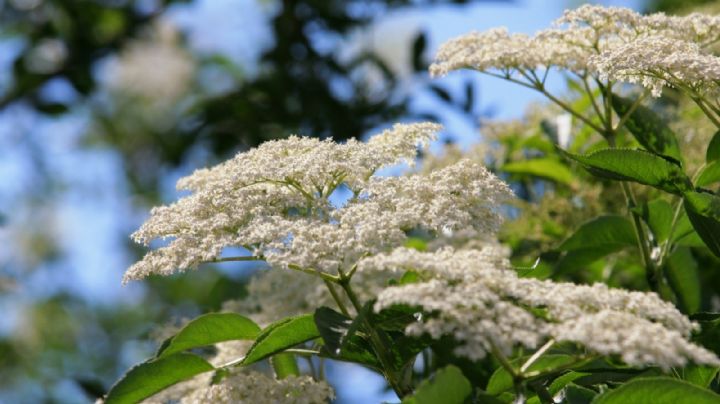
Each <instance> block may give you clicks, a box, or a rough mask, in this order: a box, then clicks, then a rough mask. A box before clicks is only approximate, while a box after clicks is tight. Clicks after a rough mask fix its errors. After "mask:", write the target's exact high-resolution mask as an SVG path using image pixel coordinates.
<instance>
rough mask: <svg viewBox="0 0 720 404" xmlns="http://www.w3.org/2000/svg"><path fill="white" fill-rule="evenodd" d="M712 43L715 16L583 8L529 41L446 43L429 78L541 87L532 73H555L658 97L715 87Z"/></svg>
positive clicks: (468, 38)
mask: <svg viewBox="0 0 720 404" xmlns="http://www.w3.org/2000/svg"><path fill="white" fill-rule="evenodd" d="M719 39H720V16H707V15H704V14H697V13H696V14H690V15H688V16H683V17H678V16H666V15H665V14H662V13H657V14H651V15H641V14H639V13H636V12H635V11H633V10H631V9H628V8H621V7H603V6H595V5H584V6H581V7H580V8H578V9H575V10H568V11H566V12H565V13H564V15H563V16H562V17H561V18H559V19H558V20H556V21H555V22H554V23H553V27H552V28H549V29H545V30H542V31H539V32H538V33H536V35H534V36H528V35H524V34H509V33H508V32H507V30H506V29H504V28H496V29H492V30H489V31H487V32H483V33H470V34H466V35H463V36H460V37H458V38H455V39H452V40H450V41H448V42H446V43H445V44H443V45H442V46H441V47H440V50H439V51H438V54H437V56H436V61H435V63H433V65H432V66H431V67H430V72H431V73H432V74H433V75H436V76H438V75H444V74H447V73H448V72H450V71H452V70H457V69H463V68H470V69H475V70H480V71H495V72H498V73H496V74H501V75H503V76H506V77H510V76H512V75H513V74H515V73H519V74H520V75H521V76H524V77H525V78H526V79H528V80H531V81H540V78H539V76H538V75H537V69H549V68H551V67H556V68H560V69H566V70H570V71H573V72H576V73H578V74H580V75H585V74H590V75H593V76H595V77H598V78H601V79H603V80H607V79H612V80H619V81H629V82H633V83H640V84H642V85H643V86H645V87H647V88H649V89H651V90H652V93H653V95H655V96H659V95H660V91H661V90H662V87H663V86H664V85H672V86H678V85H681V84H682V85H688V86H693V87H695V88H702V85H706V84H708V83H712V84H713V85H714V86H715V81H716V80H717V77H718V72H720V59H718V58H717V57H715V56H713V55H711V54H709V53H707V52H705V51H703V49H704V48H705V47H707V46H708V45H711V44H713V43H715V42H716V41H718V40H719Z"/></svg>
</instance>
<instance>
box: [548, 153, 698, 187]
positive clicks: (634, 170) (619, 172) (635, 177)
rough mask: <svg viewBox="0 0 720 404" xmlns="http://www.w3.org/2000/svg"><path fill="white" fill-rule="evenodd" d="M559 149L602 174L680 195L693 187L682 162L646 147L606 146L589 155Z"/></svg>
mask: <svg viewBox="0 0 720 404" xmlns="http://www.w3.org/2000/svg"><path fill="white" fill-rule="evenodd" d="M558 152H559V153H561V154H563V155H565V156H566V157H568V158H570V159H572V160H575V161H577V162H578V163H580V164H582V165H583V166H584V167H585V168H586V169H587V170H588V171H589V172H590V173H592V174H593V175H595V176H597V177H600V178H605V179H611V180H618V181H634V182H638V183H640V184H645V185H650V186H652V187H655V188H658V189H661V190H663V191H666V192H670V193H673V194H677V195H682V194H683V193H684V192H687V191H691V190H692V189H693V188H692V183H691V182H690V179H689V178H688V177H687V176H686V175H685V173H684V172H683V170H682V168H681V167H680V166H679V165H678V164H675V163H673V162H671V161H668V160H666V159H664V158H662V157H660V156H656V155H654V154H652V153H650V152H647V151H644V150H630V149H603V150H598V151H596V152H593V153H590V154H588V155H579V154H572V153H568V152H566V151H564V150H561V149H558Z"/></svg>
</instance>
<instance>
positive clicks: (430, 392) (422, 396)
mask: <svg viewBox="0 0 720 404" xmlns="http://www.w3.org/2000/svg"><path fill="white" fill-rule="evenodd" d="M471 392H472V386H471V385H470V382H469V381H468V379H466V378H465V376H464V375H463V373H462V371H461V370H460V369H458V368H457V367H455V366H452V365H450V366H447V367H444V368H442V369H440V370H438V371H437V372H436V373H435V375H434V376H433V377H432V378H431V379H430V380H425V381H423V382H422V383H420V386H418V388H417V389H416V390H415V393H414V394H413V395H412V396H411V397H407V398H405V399H404V400H403V401H402V402H403V404H437V403H443V404H462V403H464V402H465V399H467V398H468V397H469V396H470V393H471Z"/></svg>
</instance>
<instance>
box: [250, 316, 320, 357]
mask: <svg viewBox="0 0 720 404" xmlns="http://www.w3.org/2000/svg"><path fill="white" fill-rule="evenodd" d="M319 336H320V333H319V332H318V329H317V327H316V326H315V321H314V319H313V315H312V314H304V315H301V316H296V317H289V318H286V319H283V320H280V321H277V322H275V323H273V324H270V325H269V326H268V327H267V328H265V329H264V330H263V331H262V332H261V333H260V335H259V336H258V337H257V339H256V340H255V343H254V344H253V345H252V346H251V347H250V349H249V350H248V353H247V354H246V355H245V359H243V361H242V364H243V365H250V364H252V363H255V362H257V361H260V360H263V359H265V358H267V357H269V356H272V355H274V354H276V353H278V352H282V351H284V350H286V349H288V348H292V347H294V346H295V345H298V344H302V343H303V342H306V341H309V340H311V339H315V338H317V337H319Z"/></svg>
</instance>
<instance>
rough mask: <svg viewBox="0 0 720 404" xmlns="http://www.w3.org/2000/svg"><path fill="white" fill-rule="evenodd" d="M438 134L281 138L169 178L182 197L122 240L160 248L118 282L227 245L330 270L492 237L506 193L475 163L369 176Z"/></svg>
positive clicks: (413, 131)
mask: <svg viewBox="0 0 720 404" xmlns="http://www.w3.org/2000/svg"><path fill="white" fill-rule="evenodd" d="M438 129H439V126H438V125H435V124H430V123H422V124H412V125H395V126H394V127H393V128H392V129H391V130H387V131H385V132H383V133H382V134H380V135H378V136H375V137H373V138H371V139H370V141H368V142H367V143H361V142H358V141H355V140H350V141H348V142H347V143H344V144H338V143H334V142H332V141H330V140H325V141H321V140H318V139H314V138H300V137H290V138H288V139H284V140H277V141H271V142H267V143H264V144H263V145H261V146H260V147H258V148H256V149H253V150H250V151H248V152H245V153H240V154H238V155H237V156H236V157H235V158H233V159H232V160H229V161H227V162H225V163H223V164H220V165H218V166H216V167H214V168H211V169H203V170H199V171H197V172H195V173H194V174H193V175H191V176H189V177H186V178H184V179H181V180H180V181H179V182H178V187H179V188H180V189H187V190H190V191H192V192H193V193H192V194H191V195H189V196H187V197H184V198H182V199H180V200H179V201H178V202H176V203H174V204H172V205H170V206H163V207H160V208H155V209H153V211H152V214H151V217H150V218H149V219H148V221H147V222H146V223H145V224H143V226H142V227H141V228H140V230H138V231H137V232H136V233H135V234H134V235H133V238H134V239H135V240H136V241H137V242H141V243H144V244H146V245H148V244H149V243H150V242H151V241H152V240H155V239H170V240H171V241H170V242H169V244H168V245H167V246H165V247H162V248H159V249H157V250H153V251H151V252H149V253H148V254H147V255H146V256H145V257H144V258H143V259H142V260H141V261H140V262H138V263H136V264H135V265H133V266H132V267H131V268H130V269H129V270H128V271H127V272H126V274H125V277H124V282H127V281H129V280H132V279H141V278H143V277H145V276H147V275H150V274H170V273H172V272H175V271H177V270H181V269H187V268H193V267H195V266H197V264H199V263H201V262H208V261H213V260H216V259H217V258H218V257H220V255H221V253H222V251H223V249H224V248H226V247H245V248H247V249H249V250H250V251H252V253H253V255H254V256H256V257H258V258H261V259H264V260H266V261H267V262H268V263H269V264H271V265H272V266H274V267H280V268H288V267H295V266H297V267H301V268H311V269H313V270H317V271H323V272H326V273H337V271H338V270H339V269H343V268H345V269H349V268H351V267H352V265H353V264H354V263H355V262H356V261H357V260H358V259H359V258H361V257H363V256H365V255H368V254H376V253H379V252H384V251H388V250H390V249H392V248H394V247H397V246H399V245H402V243H403V242H404V241H405V240H406V237H407V236H406V232H407V231H409V230H413V229H424V230H427V231H430V232H432V233H434V234H438V235H439V236H442V234H446V233H447V234H449V233H451V232H456V231H457V232H462V233H463V234H466V233H468V232H472V233H474V234H477V235H484V234H490V233H494V232H495V230H496V229H497V227H498V226H499V223H500V216H499V214H498V213H497V212H496V208H497V205H498V204H499V203H501V202H502V201H504V200H506V199H508V198H510V197H511V191H510V190H509V188H508V187H507V185H505V184H504V183H503V182H501V181H500V180H498V179H497V178H496V177H495V176H494V175H492V174H491V173H490V172H488V171H487V170H486V169H485V168H483V167H481V166H479V165H476V164H474V163H471V162H469V161H461V162H459V163H457V164H455V165H453V166H450V167H446V168H443V169H441V170H438V171H436V172H432V173H430V174H414V175H407V176H402V177H397V178H394V177H393V178H389V177H379V176H375V175H374V174H375V172H376V171H377V170H378V169H379V168H381V167H384V166H389V165H394V164H397V163H400V162H403V161H405V162H410V163H412V162H413V161H414V158H415V155H416V152H417V150H416V148H417V145H418V144H425V143H427V142H428V141H429V140H430V139H432V138H433V137H434V134H435V132H436V131H437V130H438ZM341 188H344V189H346V190H348V191H349V192H348V194H351V195H352V196H351V197H350V198H349V200H348V201H346V202H345V203H344V204H341V205H340V206H336V205H337V204H335V205H334V204H333V203H331V200H330V196H331V195H332V194H333V193H334V192H335V191H336V190H338V189H341Z"/></svg>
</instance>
